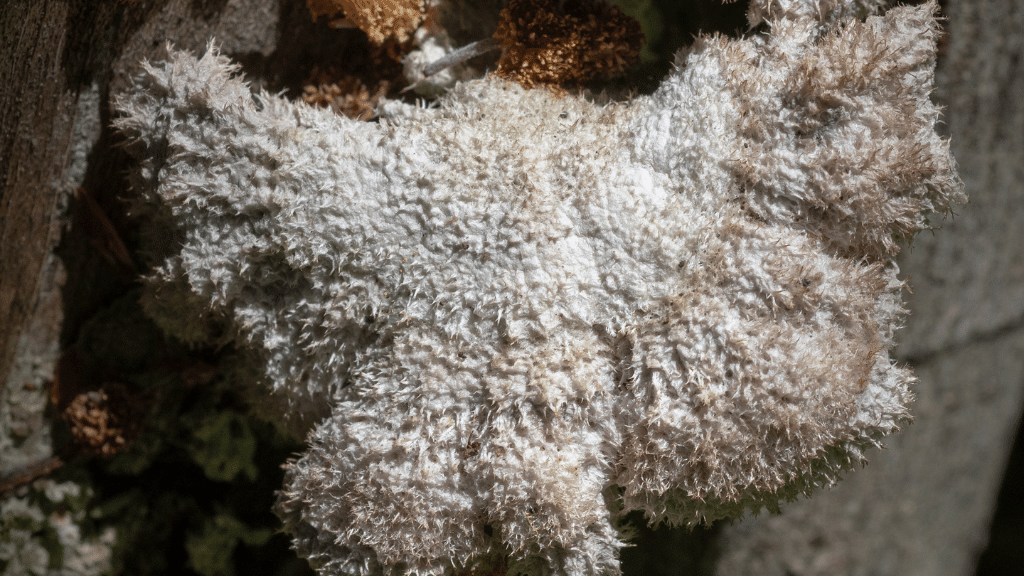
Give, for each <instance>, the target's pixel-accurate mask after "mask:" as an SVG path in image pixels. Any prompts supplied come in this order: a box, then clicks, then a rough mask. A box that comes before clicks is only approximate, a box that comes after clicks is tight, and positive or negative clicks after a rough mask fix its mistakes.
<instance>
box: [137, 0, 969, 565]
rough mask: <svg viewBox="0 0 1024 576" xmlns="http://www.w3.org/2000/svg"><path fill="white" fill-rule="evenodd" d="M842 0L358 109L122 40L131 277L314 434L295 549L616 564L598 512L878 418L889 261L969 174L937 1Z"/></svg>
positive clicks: (289, 504) (678, 496)
mask: <svg viewBox="0 0 1024 576" xmlns="http://www.w3.org/2000/svg"><path fill="white" fill-rule="evenodd" d="M862 5H863V6H862ZM864 6H867V5H865V4H864V3H862V2H856V1H850V2H839V1H838V0H822V1H821V2H811V1H803V2H781V3H780V2H778V1H774V2H754V3H752V5H751V11H750V15H751V20H752V21H754V20H756V19H757V18H773V20H771V21H770V26H769V27H768V30H767V31H766V32H764V33H763V34H756V35H753V36H750V37H747V38H740V39H726V38H721V37H714V38H701V39H698V40H697V41H696V43H695V44H694V45H693V46H692V47H690V48H689V49H688V50H686V51H684V52H681V53H680V54H679V55H678V58H677V67H676V69H675V70H674V71H673V72H672V73H671V74H670V75H669V76H668V77H667V78H666V79H665V80H664V82H663V84H662V86H661V87H660V88H659V89H658V90H657V91H656V92H655V93H654V94H653V95H652V96H650V97H638V98H635V99H633V100H632V101H630V102H626V103H610V104H598V103H596V102H594V101H593V100H588V99H586V98H583V97H561V98H560V97H556V95H553V94H552V93H551V92H549V91H546V90H528V89H525V88H523V87H521V86H519V85H517V84H514V83H510V82H507V81H505V80H502V79H500V78H496V77H494V76H489V77H486V78H484V79H481V80H477V81H472V82H466V83H462V84H460V85H458V86H456V87H455V88H454V89H453V90H452V91H451V92H450V93H449V94H448V95H447V96H445V97H444V98H443V99H442V100H441V102H440V103H439V105H438V106H436V107H433V108H429V109H413V108H408V107H407V108H404V109H403V112H402V113H401V114H396V115H394V116H392V117H391V118H389V119H385V120H383V121H381V122H380V123H366V122H356V121H352V120H349V119H347V118H342V117H338V116H337V115H334V114H332V113H329V112H327V111H323V110H316V109H312V108H310V107H308V106H306V105H305V104H301V103H292V102H288V101H286V100H284V99H282V98H280V97H276V96H272V95H268V94H265V93H264V94H260V95H258V96H256V97H254V96H253V95H252V94H251V92H250V90H249V88H248V86H247V85H245V83H244V82H242V81H241V80H240V79H238V78H235V77H233V76H232V75H233V74H234V73H235V72H236V71H237V67H236V66H234V65H232V64H231V63H230V62H229V61H228V60H227V59H226V58H224V57H222V56H220V55H218V54H217V52H216V51H215V50H210V51H209V52H208V53H207V54H205V55H204V56H202V57H201V58H198V59H197V58H194V57H193V56H191V55H189V54H186V53H182V52H174V51H172V52H171V53H170V54H169V55H168V61H166V62H162V63H156V64H146V65H144V67H143V70H142V72H141V73H140V74H139V75H138V77H137V78H136V79H135V81H134V89H133V91H132V92H130V93H128V94H125V95H124V96H123V97H122V98H121V99H120V100H119V103H118V106H119V109H120V110H121V113H122V116H121V118H120V119H119V120H118V121H117V124H118V127H119V128H120V129H121V131H122V132H123V133H124V134H125V135H126V137H127V138H128V148H129V150H130V151H131V152H132V153H133V154H135V155H136V156H137V157H138V159H139V166H138V170H137V172H136V173H135V174H134V176H133V182H134V185H135V188H136V190H137V191H138V192H139V194H140V201H139V203H138V205H137V206H136V210H137V212H138V213H139V214H140V215H143V216H145V217H147V218H149V219H150V220H151V221H152V222H154V230H159V231H160V234H159V235H157V234H155V233H154V235H153V238H157V237H159V238H160V239H162V241H161V242H151V243H150V257H151V260H152V262H153V269H152V272H151V273H150V275H149V276H148V278H147V279H146V282H147V285H148V287H147V291H146V294H145V296H144V299H143V303H144V305H145V307H146V308H147V310H148V312H149V313H150V314H152V315H153V317H154V319H155V320H156V321H157V322H158V323H159V324H160V325H161V326H162V327H163V328H165V329H166V330H168V331H169V332H171V333H173V334H178V335H181V336H182V337H183V338H187V339H190V340H193V341H196V342H204V341H205V342H209V343H217V344H225V343H227V342H229V341H233V343H234V345H235V346H236V347H237V348H238V349H239V350H240V352H241V354H242V355H243V357H245V358H246V359H247V360H248V361H247V362H246V363H244V364H245V365H246V366H247V367H248V369H252V370H255V372H256V377H257V378H258V379H259V380H261V381H262V382H263V383H264V385H265V386H266V392H265V393H263V394H262V395H261V396H260V397H257V398H255V401H257V402H258V403H259V404H261V405H262V410H263V413H265V414H268V415H271V416H272V417H273V418H275V419H276V421H277V422H278V423H279V424H281V425H282V426H283V427H286V428H288V429H290V430H292V431H293V432H294V433H296V434H298V435H303V434H305V433H306V432H307V431H310V430H311V432H310V433H309V436H308V441H309V450H308V451H307V452H306V454H304V455H303V456H302V457H301V458H299V459H298V460H296V461H294V462H292V463H291V464H290V465H289V469H288V476H287V478H286V484H285V488H284V490H283V492H282V494H281V497H280V500H279V502H278V505H277V511H278V513H279V514H280V515H281V517H282V519H283V520H284V523H285V528H286V529H287V530H288V531H289V532H290V533H291V534H292V535H293V537H294V538H295V545H296V547H297V549H298V550H299V551H300V553H301V554H302V555H304V556H306V557H308V558H309V559H310V561H311V562H312V563H313V564H314V565H315V566H317V567H318V568H319V570H320V572H321V573H322V574H325V575H326V574H375V573H380V572H384V573H389V574H398V573H409V574H420V575H427V574H443V573H451V572H453V571H457V570H461V569H470V568H473V567H474V566H477V564H476V563H478V562H487V563H493V562H494V559H495V558H496V557H500V558H502V559H503V560H502V562H504V561H505V560H506V559H507V560H508V561H509V562H510V563H512V564H515V565H516V566H518V567H521V569H523V570H525V571H526V572H529V573H541V572H545V571H554V572H558V573H565V574H569V575H573V576H575V575H583V574H602V573H607V574H614V573H617V572H618V570H619V568H618V550H619V548H620V547H621V546H622V545H623V543H622V537H621V535H620V534H619V532H618V531H617V528H616V526H617V525H616V517H617V516H618V515H620V514H623V513H626V512H629V511H631V510H639V511H642V512H644V513H645V514H646V516H647V518H648V519H649V520H650V521H651V522H659V521H667V522H670V523H676V524H678V523H683V524H694V523H698V522H702V521H709V520H713V519H716V518H722V517H738V516H740V515H742V514H743V513H744V512H745V511H755V512H756V511H758V510H760V509H762V508H764V507H767V508H769V509H772V510H774V509H776V508H777V506H778V503H779V501H780V500H783V499H786V498H792V497H795V496H796V495H797V494H809V493H811V492H812V491H813V490H815V489H817V488H820V487H822V486H830V485H832V484H833V483H834V482H836V481H837V480H838V478H839V476H840V475H841V474H842V473H844V472H845V471H847V470H849V469H850V468H851V467H853V466H854V465H857V464H859V463H860V462H862V460H863V458H864V450H865V449H867V448H868V447H871V446H874V445H877V443H878V440H879V438H880V437H881V436H883V435H884V434H887V433H890V432H893V431H895V430H898V429H899V427H900V426H901V425H902V424H903V423H905V422H906V421H907V420H908V419H909V417H910V415H909V411H908V410H909V404H910V402H911V399H912V394H911V391H910V386H911V384H912V383H913V381H914V377H913V374H912V373H911V372H910V370H909V369H907V368H905V367H901V366H898V365H897V364H896V363H895V362H894V361H893V359H892V358H891V356H890V353H889V351H890V350H891V348H892V346H893V344H894V342H893V335H894V332H895V330H896V328H897V327H898V325H899V323H900V318H901V316H902V314H903V313H904V309H903V306H902V302H901V297H900V291H901V290H902V288H903V285H904V284H903V282H902V281H901V280H900V279H899V277H898V270H897V267H896V265H895V263H894V262H893V260H892V258H893V256H894V255H895V253H896V252H897V251H898V250H899V248H900V246H902V245H903V243H905V242H906V241H907V240H909V239H910V238H911V237H912V236H913V235H914V234H915V233H917V232H918V231H920V230H922V229H925V228H928V227H929V225H930V224H929V219H930V218H931V219H934V218H935V217H937V216H939V215H941V214H943V213H946V212H948V211H949V210H950V209H951V208H952V207H953V206H954V205H956V204H957V203H959V202H963V201H964V197H963V192H962V185H961V183H960V181H959V179H958V178H957V176H956V173H955V169H954V164H953V160H952V158H951V156H950V154H949V148H948V142H946V141H945V140H944V139H942V138H940V137H939V136H938V135H937V134H936V133H935V129H934V127H935V123H936V121H937V117H938V109H937V108H936V107H935V106H934V105H933V104H932V103H931V102H930V101H929V99H928V95H929V92H930V90H931V88H932V71H933V67H934V63H935V60H934V59H935V46H936V38H937V36H938V28H937V24H936V19H935V12H936V10H937V7H936V5H935V4H934V3H928V4H925V5H922V6H918V7H900V8H894V9H892V10H890V11H889V12H887V13H886V14H885V15H884V16H871V17H868V18H867V19H866V20H865V21H863V22H861V21H858V20H856V19H853V16H855V15H859V14H860V12H861V11H862V9H863V8H864ZM780 7H781V8H780ZM241 379H242V380H245V379H246V378H241ZM499 564H500V562H499ZM502 565H504V564H502ZM510 566H511V565H510ZM509 569H511V567H510V568H509ZM517 569H520V568H517Z"/></svg>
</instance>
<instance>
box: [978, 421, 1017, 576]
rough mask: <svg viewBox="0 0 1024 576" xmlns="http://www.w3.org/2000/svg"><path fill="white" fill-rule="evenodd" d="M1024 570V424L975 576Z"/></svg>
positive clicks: (1007, 574) (1004, 575)
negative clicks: (986, 544)
mask: <svg viewBox="0 0 1024 576" xmlns="http://www.w3.org/2000/svg"><path fill="white" fill-rule="evenodd" d="M1022 570H1024V423H1022V424H1021V425H1020V426H1019V427H1018V430H1017V439H1016V441H1015V442H1014V444H1013V451H1012V452H1010V460H1009V462H1007V464H1006V474H1005V475H1004V476H1003V485H1002V488H1001V489H1000V490H999V499H998V500H997V501H996V510H995V516H993V518H992V528H991V532H989V536H988V546H987V547H986V548H985V551H984V552H982V554H981V556H980V557H979V558H978V568H977V572H975V575H976V576H1017V575H1018V574H1020V573H1021V571H1022Z"/></svg>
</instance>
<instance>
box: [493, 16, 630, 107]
mask: <svg viewBox="0 0 1024 576" xmlns="http://www.w3.org/2000/svg"><path fill="white" fill-rule="evenodd" d="M494 38H495V39H497V40H498V41H500V42H501V48H502V55H501V59H500V60H499V61H498V69H497V75H498V76H501V77H503V78H506V79H509V80H513V81H515V82H518V83H519V84H522V85H523V86H525V87H526V88H532V87H533V86H536V85H538V84H549V85H559V84H566V83H579V82H583V81H585V80H588V79H590V78H593V77H595V76H610V75H612V74H615V73H617V72H621V71H622V70H623V69H625V68H626V66H628V65H629V64H631V63H632V62H634V61H635V60H636V59H637V58H638V57H639V55H640V48H641V46H642V44H643V41H644V36H643V32H641V30H640V24H639V23H638V22H637V21H636V20H634V19H632V18H630V17H629V16H626V15H625V14H623V13H622V11H621V10H619V9H618V8H617V7H615V6H612V5H608V4H604V3H602V2H594V1H593V0H568V1H566V2H565V3H564V4H563V5H562V7H561V8H560V9H559V7H558V2H556V1H553V0H512V1H511V2H509V4H508V7H506V8H505V9H504V10H502V12H501V20H500V22H499V23H498V29H497V30H496V31H495V33H494Z"/></svg>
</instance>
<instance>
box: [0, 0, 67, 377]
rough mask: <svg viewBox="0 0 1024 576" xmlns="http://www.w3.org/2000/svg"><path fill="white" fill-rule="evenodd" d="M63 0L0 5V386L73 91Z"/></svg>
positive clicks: (48, 225) (26, 301)
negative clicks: (67, 62) (67, 61)
mask: <svg viewBox="0 0 1024 576" xmlns="http://www.w3.org/2000/svg"><path fill="white" fill-rule="evenodd" d="M70 15H71V7H70V3H69V2H53V1H47V2H31V1H26V0H12V1H10V2H6V3H4V4H3V5H2V6H0V327H2V328H0V375H2V376H3V377H0V389H2V387H3V386H4V384H5V382H6V376H7V373H8V371H9V368H10V365H11V361H12V359H13V357H14V354H15V351H16V349H17V346H18V342H19V340H20V338H21V336H22V333H23V332H24V330H25V328H26V327H27V325H28V323H29V322H30V320H31V316H32V313H33V310H34V309H35V305H36V301H37V297H38V291H39V290H38V288H39V282H40V275H41V272H42V270H43V264H44V262H45V261H46V259H47V256H48V255H49V254H50V252H51V250H52V248H53V245H54V240H55V235H54V229H53V228H54V222H55V218H56V214H55V204H56V200H57V195H58V192H59V191H60V189H61V184H62V182H61V180H62V179H63V176H64V168H65V164H66V162H67V157H68V150H69V145H70V138H71V130H72V125H73V123H74V110H75V106H76V105H77V101H78V90H77V86H76V85H75V82H74V81H69V79H68V76H67V70H66V69H65V67H64V66H63V55H64V52H65V50H66V49H67V43H66V40H67V38H66V36H67V27H68V26H69V25H70V24H71V21H70V18H69V17H70Z"/></svg>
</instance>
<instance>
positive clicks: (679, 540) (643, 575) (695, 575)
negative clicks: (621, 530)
mask: <svg viewBox="0 0 1024 576" xmlns="http://www.w3.org/2000/svg"><path fill="white" fill-rule="evenodd" d="M626 521H627V523H628V524H629V525H630V526H632V527H633V528H634V529H635V532H636V537H635V538H633V539H632V540H631V541H630V546H629V547H627V548H623V549H622V550H621V552H620V553H619V554H620V558H621V559H622V574H623V576H710V575H711V574H713V573H714V569H715V563H716V561H717V560H718V548H717V546H716V540H717V537H718V534H719V533H720V532H721V527H722V523H721V522H717V523H715V524H712V525H711V526H697V527H696V528H693V529H692V530H691V529H689V528H685V527H682V526H679V527H675V528H670V527H668V526H665V525H661V526H659V527H657V528H650V527H649V526H648V525H647V520H646V519H644V517H643V514H642V513H641V512H631V513H630V514H629V515H628V516H627V517H626Z"/></svg>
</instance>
